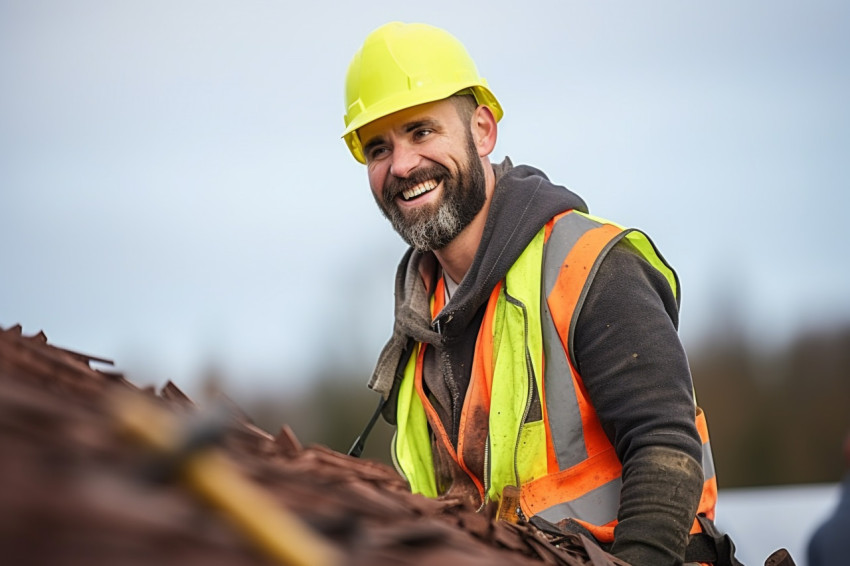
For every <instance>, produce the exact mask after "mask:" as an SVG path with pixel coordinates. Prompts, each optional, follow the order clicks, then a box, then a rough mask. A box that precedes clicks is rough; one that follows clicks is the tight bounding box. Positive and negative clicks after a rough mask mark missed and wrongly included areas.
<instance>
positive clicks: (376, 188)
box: [368, 165, 387, 197]
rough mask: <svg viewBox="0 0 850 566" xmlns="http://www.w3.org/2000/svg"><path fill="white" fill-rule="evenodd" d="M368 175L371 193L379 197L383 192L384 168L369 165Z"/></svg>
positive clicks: (385, 176)
mask: <svg viewBox="0 0 850 566" xmlns="http://www.w3.org/2000/svg"><path fill="white" fill-rule="evenodd" d="M368 176H369V188H371V189H372V193H373V194H374V195H375V196H377V197H380V196H381V195H382V194H383V192H384V191H383V188H384V180H385V179H386V178H387V172H386V168H385V167H380V166H371V165H370V166H369V169H368Z"/></svg>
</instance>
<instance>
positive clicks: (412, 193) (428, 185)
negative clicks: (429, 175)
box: [401, 179, 437, 200]
mask: <svg viewBox="0 0 850 566" xmlns="http://www.w3.org/2000/svg"><path fill="white" fill-rule="evenodd" d="M436 188H437V181H435V180H433V179H430V180H428V181H424V182H422V183H419V184H418V185H416V186H415V187H411V188H409V189H407V190H406V191H403V192H402V193H401V198H403V199H404V200H410V199H412V198H414V197H418V196H419V195H421V194H422V193H427V192H428V191H432V190H434V189H436Z"/></svg>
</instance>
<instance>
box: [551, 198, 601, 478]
mask: <svg viewBox="0 0 850 566" xmlns="http://www.w3.org/2000/svg"><path fill="white" fill-rule="evenodd" d="M597 226H599V223H598V222H594V221H593V220H590V219H588V218H585V217H584V216H580V215H578V214H574V213H573V214H567V215H566V216H564V217H563V218H561V219H560V220H559V221H558V222H557V223H555V225H554V227H553V228H552V233H551V235H550V236H549V240H547V242H546V248H545V249H544V251H543V254H544V255H543V291H544V295H543V300H542V301H541V303H542V304H543V313H542V314H543V316H542V317H541V319H542V326H543V329H542V330H543V356H544V359H545V360H546V363H545V368H546V369H545V370H544V374H543V380H544V387H545V390H546V408H547V413H548V418H549V428H550V430H551V431H552V445H553V446H554V448H555V455H556V457H557V459H558V468H559V469H561V470H566V469H567V468H571V467H572V466H575V465H576V464H578V463H580V462H583V461H584V460H586V459H587V449H586V447H585V444H584V431H583V430H582V425H581V412H580V411H579V408H578V398H577V396H576V391H575V387H574V384H573V380H572V378H571V377H570V375H571V373H570V367H569V364H568V362H567V355H566V351H565V349H564V346H563V345H562V344H561V338H560V336H559V335H558V330H557V329H556V328H555V323H554V321H553V320H552V314H551V312H549V303H548V301H547V300H546V298H547V297H548V296H549V295H550V294H551V293H552V289H554V288H555V283H556V282H557V281H558V275H559V274H560V272H561V265H562V264H563V263H564V260H565V259H566V257H567V254H568V253H569V252H570V250H571V249H572V248H573V246H575V244H576V242H578V240H579V238H581V237H582V236H583V235H584V233H585V232H587V231H588V230H590V229H592V228H596V227H597Z"/></svg>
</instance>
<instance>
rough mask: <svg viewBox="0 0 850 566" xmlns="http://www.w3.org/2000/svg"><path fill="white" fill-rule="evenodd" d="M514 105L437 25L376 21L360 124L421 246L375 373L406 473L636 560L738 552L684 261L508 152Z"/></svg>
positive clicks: (355, 108) (380, 177)
mask: <svg viewBox="0 0 850 566" xmlns="http://www.w3.org/2000/svg"><path fill="white" fill-rule="evenodd" d="M502 114H503V111H502V108H501V106H500V105H499V102H498V101H497V99H496V98H495V96H494V95H493V93H492V92H491V91H490V90H489V88H488V86H487V83H486V81H485V80H484V79H483V78H481V76H480V75H479V73H478V70H477V68H476V66H475V63H474V62H473V61H472V59H471V58H470V57H469V54H468V53H467V51H466V49H465V48H464V46H463V45H462V44H461V43H460V42H459V41H458V40H457V39H455V38H454V37H453V36H452V35H450V34H449V33H448V32H446V31H444V30H441V29H438V28H434V27H431V26H428V25H424V24H401V23H397V22H394V23H391V24H387V25H385V26H382V27H380V28H378V29H377V30H375V31H373V32H372V33H371V34H370V35H369V36H368V37H367V38H366V40H365V42H364V43H363V46H362V47H361V48H360V50H359V51H358V52H357V54H356V55H355V56H354V59H353V60H352V62H351V64H350V66H349V69H348V75H347V79H346V114H345V125H346V130H345V132H344V134H343V137H344V139H345V141H346V143H347V145H348V147H349V149H350V151H351V153H352V155H353V156H354V157H355V159H357V160H358V161H360V162H362V163H364V164H365V165H366V168H367V172H368V179H369V185H370V187H371V190H372V193H373V196H374V198H375V201H376V202H377V204H378V206H379V208H380V209H381V211H382V212H383V214H384V215H385V216H386V217H387V218H388V219H389V221H390V222H391V223H392V225H393V227H394V228H395V230H396V231H397V232H398V233H399V234H400V235H401V237H402V238H404V240H405V241H406V242H407V243H408V244H409V245H410V249H409V250H408V251H407V253H406V254H405V255H404V257H403V258H402V260H401V263H400V265H399V268H398V272H397V276H396V292H395V295H396V307H395V325H394V329H393V335H392V337H391V339H390V341H389V342H388V344H387V345H386V346H385V348H384V350H383V351H382V353H381V355H380V357H379V360H378V363H377V366H376V369H375V372H374V374H373V376H372V379H371V381H370V383H369V386H370V387H371V388H372V389H374V390H375V391H377V392H379V393H380V394H381V396H382V405H381V410H382V413H383V415H384V417H385V418H386V419H387V420H388V421H389V422H390V423H391V424H393V425H395V426H396V427H397V430H396V436H395V438H394V441H393V446H392V451H393V457H394V461H395V462H396V463H397V467H398V469H399V472H400V473H401V474H402V475H403V476H404V477H405V478H406V479H407V480H408V482H409V484H410V487H411V489H412V490H413V491H414V492H416V493H422V494H424V495H426V496H430V497H439V496H444V495H452V496H458V497H463V498H465V499H466V500H468V501H469V502H470V503H471V504H472V505H475V506H476V507H478V508H480V509H482V510H483V509H489V508H492V507H493V506H490V505H487V504H488V503H490V502H494V504H499V505H500V513H499V515H500V516H501V517H513V518H515V520H524V521H530V522H532V523H533V524H535V525H537V526H538V527H540V528H543V529H546V530H550V531H553V532H555V531H557V532H567V533H583V534H586V535H587V536H588V537H590V538H592V539H594V540H596V541H597V542H598V543H599V544H600V545H601V546H602V547H604V548H605V549H606V550H608V551H610V552H611V553H612V554H613V555H615V556H617V557H619V558H621V559H623V560H625V561H626V562H628V563H630V564H634V565H637V566H642V565H652V566H660V565H666V564H670V565H674V564H682V563H683V562H684V561H689V562H690V561H693V562H704V563H716V564H735V563H737V562H736V561H735V559H734V556H733V554H734V553H733V550H732V545H731V542H730V541H729V539H728V537H726V536H724V535H721V534H719V533H718V532H717V530H716V529H715V527H714V524H713V519H714V508H715V502H716V498H717V483H716V480H715V477H714V467H713V463H712V456H711V448H710V444H709V438H708V430H707V427H706V423H705V416H704V414H703V412H702V410H701V409H699V407H697V405H696V402H695V396H694V391H693V384H692V381H691V376H690V370H689V367H688V362H687V358H686V355H685V352H684V350H683V348H682V345H681V342H680V340H679V338H678V334H677V324H678V307H679V283H678V279H677V278H676V275H675V272H674V271H673V269H672V268H671V267H670V266H669V265H668V264H667V263H666V262H665V261H664V259H663V258H662V257H661V255H660V253H658V251H657V250H656V248H655V246H654V245H653V243H652V242H651V241H650V240H649V238H648V237H647V236H646V235H645V234H643V233H641V232H639V231H636V230H630V229H625V228H622V227H620V226H617V225H615V224H613V223H611V222H608V221H605V220H602V219H600V218H597V217H593V216H590V215H589V214H588V209H587V206H586V205H585V202H584V201H583V200H582V199H581V198H580V197H578V196H577V195H576V194H574V193H573V192H571V191H569V190H567V189H566V188H564V187H561V186H558V185H555V184H553V183H551V182H550V181H549V179H548V178H547V177H546V176H545V175H544V174H543V173H542V172H541V171H539V170H537V169H535V168H533V167H530V166H527V165H518V166H514V165H513V164H512V163H511V162H510V160H509V159H505V160H504V161H503V162H502V163H498V164H493V163H491V162H490V160H489V157H488V156H489V155H490V154H491V153H492V151H493V149H494V147H495V144H496V139H497V133H498V128H497V123H498V121H499V119H500V118H501V117H502Z"/></svg>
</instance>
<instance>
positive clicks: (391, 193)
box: [383, 163, 450, 203]
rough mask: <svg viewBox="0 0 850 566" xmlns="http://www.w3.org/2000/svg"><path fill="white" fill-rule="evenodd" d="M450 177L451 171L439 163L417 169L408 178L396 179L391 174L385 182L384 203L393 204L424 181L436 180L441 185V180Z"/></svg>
mask: <svg viewBox="0 0 850 566" xmlns="http://www.w3.org/2000/svg"><path fill="white" fill-rule="evenodd" d="M449 175H450V172H449V170H448V169H447V168H446V167H444V166H443V165H440V164H439V163H435V164H433V165H428V166H427V167H422V168H421V169H416V170H415V171H413V173H411V174H410V175H409V176H407V177H396V176H395V175H393V174H389V175H387V179H386V181H385V182H384V190H383V197H384V202H386V203H391V202H392V201H393V200H394V199H395V197H397V196H398V195H399V194H401V193H402V192H404V191H406V190H407V189H410V188H412V187H415V186H416V185H418V184H419V183H422V182H423V181H427V180H429V179H434V180H436V181H437V182H438V183H439V182H440V180H441V179H443V178H444V177H448V176H449Z"/></svg>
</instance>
